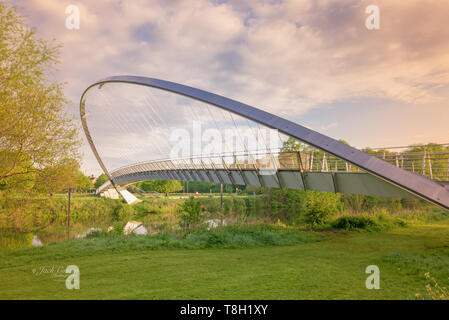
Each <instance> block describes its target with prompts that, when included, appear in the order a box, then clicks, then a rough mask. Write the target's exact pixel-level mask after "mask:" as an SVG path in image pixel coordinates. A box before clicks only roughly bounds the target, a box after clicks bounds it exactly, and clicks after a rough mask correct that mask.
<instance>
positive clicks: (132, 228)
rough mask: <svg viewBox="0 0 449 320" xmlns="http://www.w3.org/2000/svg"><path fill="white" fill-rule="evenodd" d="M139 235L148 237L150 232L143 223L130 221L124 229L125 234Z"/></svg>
mask: <svg viewBox="0 0 449 320" xmlns="http://www.w3.org/2000/svg"><path fill="white" fill-rule="evenodd" d="M131 232H132V233H134V234H138V235H147V234H148V230H147V228H145V227H144V225H143V223H142V222H139V221H128V223H127V224H126V225H125V227H124V228H123V234H124V235H129V234H130V233H131Z"/></svg>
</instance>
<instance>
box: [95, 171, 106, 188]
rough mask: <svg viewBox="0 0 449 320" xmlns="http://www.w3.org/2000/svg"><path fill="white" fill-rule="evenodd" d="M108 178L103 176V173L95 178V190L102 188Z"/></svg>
mask: <svg viewBox="0 0 449 320" xmlns="http://www.w3.org/2000/svg"><path fill="white" fill-rule="evenodd" d="M108 180H109V179H108V176H107V175H105V174H104V173H102V174H100V175H99V176H98V178H97V181H95V184H94V186H95V189H98V188H100V187H101V186H102V184H103V183H105V182H106V181H108Z"/></svg>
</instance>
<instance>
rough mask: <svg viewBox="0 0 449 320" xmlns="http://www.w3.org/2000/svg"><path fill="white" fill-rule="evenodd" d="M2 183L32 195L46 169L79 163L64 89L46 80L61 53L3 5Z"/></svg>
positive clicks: (0, 25)
mask: <svg viewBox="0 0 449 320" xmlns="http://www.w3.org/2000/svg"><path fill="white" fill-rule="evenodd" d="M0 30H1V32H0V137H1V139H0V182H1V184H2V188H3V190H6V191H7V192H16V193H22V194H28V193H29V191H30V190H29V189H30V188H32V187H33V186H34V182H35V179H36V178H38V177H39V176H40V175H41V174H44V175H45V173H46V172H45V171H43V169H45V168H48V167H53V166H55V165H56V164H57V163H59V162H60V161H62V160H63V159H75V160H77V159H78V158H79V154H78V147H79V145H80V140H79V137H78V130H77V129H76V126H75V124H74V122H73V119H71V118H70V117H68V116H67V115H66V114H65V113H64V107H65V105H66V99H65V97H64V94H63V88H62V85H61V84H60V83H57V82H52V81H49V80H48V79H47V78H46V76H47V75H48V71H49V70H51V69H52V68H53V67H54V65H55V63H56V62H57V59H58V56H59V47H58V46H57V45H54V44H53V43H50V42H46V41H44V40H42V39H38V38H37V37H36V34H35V31H34V30H33V29H31V28H29V27H28V26H27V25H26V24H25V22H24V19H23V17H21V16H20V15H19V14H18V12H17V11H16V9H14V8H13V7H11V6H10V5H7V4H5V3H0Z"/></svg>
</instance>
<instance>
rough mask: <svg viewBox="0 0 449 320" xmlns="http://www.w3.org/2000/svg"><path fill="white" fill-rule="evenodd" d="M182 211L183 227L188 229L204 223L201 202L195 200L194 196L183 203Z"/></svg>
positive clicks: (181, 223) (181, 222) (181, 205)
mask: <svg viewBox="0 0 449 320" xmlns="http://www.w3.org/2000/svg"><path fill="white" fill-rule="evenodd" d="M180 209H181V210H182V212H181V221H180V225H181V227H183V228H186V229H188V228H192V227H194V226H198V225H199V224H200V223H201V222H202V220H203V219H202V217H201V201H199V200H195V198H194V197H193V196H192V197H190V198H189V199H187V200H185V201H184V202H183V203H181V204H180Z"/></svg>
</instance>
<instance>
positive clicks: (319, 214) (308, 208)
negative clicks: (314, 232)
mask: <svg viewBox="0 0 449 320" xmlns="http://www.w3.org/2000/svg"><path fill="white" fill-rule="evenodd" d="M340 205H341V201H340V194H337V193H324V192H319V191H307V192H306V193H305V196H304V198H303V201H302V205H301V208H302V212H303V213H304V218H303V220H304V222H305V223H306V224H308V225H309V226H310V227H312V228H314V227H315V226H317V225H323V224H325V223H327V222H328V221H329V219H330V218H331V217H333V216H334V215H335V214H336V213H337V212H338V211H339V210H340Z"/></svg>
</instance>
